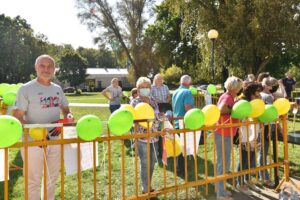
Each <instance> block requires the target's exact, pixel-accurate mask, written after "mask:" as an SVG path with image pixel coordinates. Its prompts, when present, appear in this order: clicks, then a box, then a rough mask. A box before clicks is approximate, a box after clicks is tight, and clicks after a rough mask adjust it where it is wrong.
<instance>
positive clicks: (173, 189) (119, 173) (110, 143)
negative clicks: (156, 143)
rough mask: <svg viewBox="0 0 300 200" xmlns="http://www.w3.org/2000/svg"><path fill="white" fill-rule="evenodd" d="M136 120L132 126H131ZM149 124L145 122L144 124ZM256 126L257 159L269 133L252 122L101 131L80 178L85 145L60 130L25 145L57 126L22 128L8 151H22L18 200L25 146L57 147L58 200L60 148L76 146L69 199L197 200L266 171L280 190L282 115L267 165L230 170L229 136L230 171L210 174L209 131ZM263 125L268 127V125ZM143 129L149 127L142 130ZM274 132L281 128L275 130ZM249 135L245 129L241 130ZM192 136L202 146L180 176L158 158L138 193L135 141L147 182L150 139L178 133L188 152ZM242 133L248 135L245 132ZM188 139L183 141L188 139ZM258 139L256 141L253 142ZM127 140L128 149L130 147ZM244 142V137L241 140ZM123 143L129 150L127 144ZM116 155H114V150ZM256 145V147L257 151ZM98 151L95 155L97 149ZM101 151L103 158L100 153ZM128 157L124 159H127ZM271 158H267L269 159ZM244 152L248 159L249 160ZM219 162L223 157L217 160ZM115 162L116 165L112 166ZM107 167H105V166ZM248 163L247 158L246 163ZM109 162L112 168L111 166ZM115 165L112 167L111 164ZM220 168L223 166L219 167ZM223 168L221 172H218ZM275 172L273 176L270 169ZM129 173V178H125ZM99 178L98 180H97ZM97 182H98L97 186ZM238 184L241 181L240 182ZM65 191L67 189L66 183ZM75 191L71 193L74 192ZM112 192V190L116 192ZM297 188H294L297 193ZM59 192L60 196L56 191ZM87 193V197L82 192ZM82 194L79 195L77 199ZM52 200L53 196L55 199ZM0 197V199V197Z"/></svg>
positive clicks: (212, 147)
mask: <svg viewBox="0 0 300 200" xmlns="http://www.w3.org/2000/svg"><path fill="white" fill-rule="evenodd" d="M139 122H140V121H135V127H136V125H137V124H138V123H139ZM148 123H149V121H148ZM253 124H255V125H258V126H259V127H260V131H259V132H255V138H256V136H259V135H260V134H262V138H263V139H262V140H261V142H259V141H258V140H254V144H255V147H254V152H255V157H256V160H257V155H258V149H259V148H264V142H265V141H267V140H265V139H264V137H265V136H267V135H269V136H270V134H271V131H270V130H271V129H270V128H269V129H268V132H266V130H265V128H264V127H265V125H264V124H261V123H259V122H258V121H249V120H246V121H243V122H242V121H239V122H237V123H229V124H222V125H218V126H203V127H202V128H201V129H199V130H196V131H191V130H188V129H185V128H183V129H173V130H170V129H167V130H166V129H163V128H162V131H159V132H151V131H150V130H149V129H148V131H147V133H144V134H140V133H139V134H138V133H137V131H136V128H134V129H133V131H132V133H130V134H125V135H122V136H114V135H111V134H110V132H109V130H107V131H106V134H105V135H102V136H101V137H98V138H97V139H95V140H93V141H91V145H92V155H93V156H92V169H90V170H88V172H89V175H86V174H85V172H82V171H81V168H82V166H81V162H80V160H81V157H82V156H83V155H81V153H80V152H81V149H80V148H81V145H80V144H84V143H87V142H86V141H83V140H81V139H79V138H69V139H66V138H64V131H62V133H61V135H60V138H59V139H57V140H43V141H29V139H28V129H29V128H32V127H48V128H49V127H53V126H62V124H51V125H50V124H48V125H47V124H46V125H32V124H31V125H25V126H24V140H23V141H21V142H18V143H17V144H15V145H13V146H12V147H10V148H9V149H23V150H24V156H23V157H24V162H23V166H21V167H22V169H23V172H24V198H25V199H26V200H27V199H30V198H29V197H28V184H29V183H28V164H29V163H30V162H33V161H32V160H28V150H29V148H31V147H40V148H41V149H42V150H43V152H44V155H46V154H47V147H49V146H52V145H59V147H60V163H59V165H60V168H61V170H60V179H59V180H58V181H57V183H56V185H57V189H56V193H58V192H59V193H60V194H59V197H60V198H61V199H69V198H70V197H66V196H65V193H66V191H67V190H70V189H71V188H66V186H65V183H66V180H68V179H69V177H66V175H65V165H64V161H65V159H66V158H65V154H64V151H65V147H66V145H69V144H74V145H77V155H76V157H77V175H74V176H72V181H71V182H72V184H71V187H72V189H73V190H74V191H76V193H72V198H73V199H75V198H78V199H87V198H88V199H92V198H94V199H149V198H152V197H156V196H160V197H162V198H164V199H184V198H185V199H190V198H199V197H200V196H205V195H208V194H209V193H210V192H214V183H216V182H218V181H221V180H227V181H228V180H229V181H230V180H232V182H231V184H232V185H233V186H234V185H235V178H236V177H238V176H242V175H245V174H249V175H252V178H254V179H256V180H257V179H258V172H259V171H261V170H268V171H269V172H270V174H271V176H272V177H274V179H275V180H277V182H278V183H279V184H278V186H277V189H279V188H280V187H281V185H282V184H283V183H284V182H289V181H291V180H290V178H289V160H288V143H287V116H286V115H285V116H281V117H280V118H279V119H278V120H277V121H276V122H274V125H272V126H275V132H274V133H275V137H273V139H271V137H268V138H269V139H268V142H269V143H270V145H271V148H270V151H269V155H270V156H269V158H268V160H264V162H263V163H265V165H263V166H259V165H258V164H257V162H256V164H255V167H253V168H251V167H250V163H248V168H247V169H243V170H241V171H238V172H237V171H236V170H235V167H236V165H237V161H238V160H239V161H240V165H241V166H242V164H243V163H242V159H241V157H239V156H238V155H239V154H241V151H242V147H243V145H244V144H242V142H241V135H240V136H239V145H238V148H234V147H233V146H234V145H233V143H234V140H233V139H234V137H233V135H234V134H233V131H231V136H230V140H231V144H232V147H233V148H232V149H231V151H232V153H231V156H232V157H231V163H230V164H231V168H230V169H231V170H230V171H229V172H227V171H225V170H223V174H222V175H218V176H217V173H216V166H217V160H216V142H215V130H216V129H224V128H233V127H241V126H244V127H249V126H250V125H253ZM74 125H75V124H70V126H74ZM267 126H269V127H270V126H271V124H268V125H267ZM148 127H149V126H148ZM279 127H281V128H280V129H279ZM246 129H247V130H249V128H246ZM198 131H201V134H203V136H204V137H202V138H201V139H202V140H203V141H200V142H201V143H202V145H199V147H198V150H197V149H196V148H194V149H193V151H194V153H193V154H194V155H192V156H187V155H184V169H185V173H184V174H185V175H184V176H180V175H178V174H177V171H176V163H177V162H176V157H169V158H168V159H167V161H168V165H164V164H161V161H160V159H158V160H159V163H160V164H159V165H157V166H156V167H155V169H154V177H156V178H155V179H156V180H153V182H154V183H153V184H152V185H153V186H155V188H156V190H155V191H150V186H149V188H148V190H147V191H148V193H145V194H143V193H142V192H141V184H140V179H141V177H140V175H139V172H140V164H139V158H138V144H137V140H138V139H139V138H148V143H147V149H148V151H147V152H148V155H147V163H148V177H149V176H150V171H149V169H150V167H149V165H150V162H149V160H150V147H151V143H150V142H149V141H150V139H149V138H151V137H154V136H162V137H164V136H166V135H167V134H168V135H173V136H174V135H175V134H179V133H181V134H182V141H183V150H184V152H186V151H187V148H188V147H189V146H188V144H187V143H188V137H190V138H191V136H192V138H193V144H194V147H196V146H198V144H196V138H197V136H196V135H197V134H199V132H198ZM247 132H248V131H247ZM280 134H282V137H283V146H282V148H283V149H282V151H283V152H284V159H283V161H279V159H278V152H279V146H278V138H279V135H280ZM188 135H189V136H188ZM173 138H174V139H173V148H174V149H173V150H174V152H176V145H175V142H176V141H175V137H173ZM222 138H223V140H222V149H223V152H224V151H225V150H224V135H223V136H222ZM258 138H259V137H258ZM130 141H132V144H131V143H130ZM247 141H249V137H248V139H247ZM97 143H98V144H102V145H103V146H105V149H102V150H103V151H104V152H102V153H100V154H101V155H98V156H97V151H98V150H97ZM128 144H129V145H128ZM249 144H250V143H249V142H247V143H246V146H245V145H244V147H243V148H246V149H248V152H250V151H249V150H250V145H249ZM116 146H117V151H118V153H117V154H116V152H115V151H116V148H114V147H116ZM259 146H261V147H259ZM9 149H8V148H5V149H4V152H5V162H4V163H3V164H4V171H5V173H4V174H5V180H4V190H3V191H4V194H3V198H4V199H5V200H7V199H9V197H10V196H11V194H10V192H9V191H11V190H10V189H9V180H8V175H9V168H8V166H9ZM99 151H100V150H99ZM106 151H107V153H106ZM128 152H131V153H129V154H130V156H128ZM271 155H272V156H271ZM249 156H250V155H249V153H248V158H249ZM97 158H98V159H99V160H102V161H103V160H104V162H105V166H107V167H103V165H100V166H98V167H97ZM223 158H224V156H223ZM116 160H117V161H116ZM106 162H107V163H106ZM222 162H223V164H224V165H225V164H226V163H225V159H223V161H222ZM248 162H250V161H249V159H248ZM112 163H114V164H113V165H112ZM116 163H117V164H116ZM0 164H1V163H0ZM224 165H223V166H224ZM279 167H284V174H283V176H284V177H283V178H282V179H281V181H280V182H279V172H278V168H279ZM223 169H225V168H223ZM274 169H275V171H274V172H275V173H274V172H273V170H274ZM47 171H48V169H47V161H46V159H44V175H43V187H42V190H43V193H44V195H45V198H44V199H47V192H48V191H47V187H46V186H47V184H48V183H49V176H48V173H47ZM129 172H130V173H129ZM99 174H101V176H100V175H99ZM100 179H101V181H100ZM242 184H243V181H242ZM148 185H150V179H149V178H148ZM68 187H70V184H68ZM74 188H76V189H74ZM116 188H117V190H116ZM298 189H299V188H298ZM58 190H60V191H58ZM86 191H88V194H87V193H86ZM83 195H84V196H83ZM56 197H57V196H56ZM1 198H2V197H1Z"/></svg>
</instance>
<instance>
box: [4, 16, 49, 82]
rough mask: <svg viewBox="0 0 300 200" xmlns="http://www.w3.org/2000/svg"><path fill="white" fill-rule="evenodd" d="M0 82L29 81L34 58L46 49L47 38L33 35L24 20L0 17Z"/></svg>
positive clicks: (32, 71) (32, 70)
mask: <svg viewBox="0 0 300 200" xmlns="http://www.w3.org/2000/svg"><path fill="white" fill-rule="evenodd" d="M0 44H1V48H0V61H1V62H0V82H9V83H18V82H24V81H26V80H29V79H30V75H31V74H33V73H34V67H33V63H34V61H35V59H36V57H37V56H38V55H40V54H42V53H43V52H44V51H45V49H46V44H47V38H46V37H45V36H44V35H41V34H40V35H37V36H36V37H35V36H34V35H33V30H32V29H31V27H30V25H29V24H27V22H26V20H24V19H22V18H21V17H19V16H17V17H15V18H10V17H7V16H5V15H4V14H2V15H0Z"/></svg>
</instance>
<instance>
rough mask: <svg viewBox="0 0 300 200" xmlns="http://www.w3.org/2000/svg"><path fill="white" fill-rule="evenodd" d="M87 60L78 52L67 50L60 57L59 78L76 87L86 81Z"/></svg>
mask: <svg viewBox="0 0 300 200" xmlns="http://www.w3.org/2000/svg"><path fill="white" fill-rule="evenodd" d="M86 68H87V61H86V59H84V58H82V57H81V56H80V55H79V54H78V53H76V52H73V51H66V52H64V53H63V55H62V56H61V58H60V61H59V71H58V75H57V78H58V80H59V81H62V82H68V83H70V85H71V86H74V87H75V89H77V87H78V86H79V85H80V84H81V83H84V82H85V78H86Z"/></svg>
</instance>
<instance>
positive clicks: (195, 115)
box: [183, 108, 205, 130]
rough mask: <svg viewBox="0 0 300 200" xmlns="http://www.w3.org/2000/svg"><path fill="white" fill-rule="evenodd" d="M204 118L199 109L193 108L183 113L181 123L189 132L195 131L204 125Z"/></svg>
mask: <svg viewBox="0 0 300 200" xmlns="http://www.w3.org/2000/svg"><path fill="white" fill-rule="evenodd" d="M204 120H205V116H204V114H203V112H202V110H200V109H199V108H193V109H191V110H189V111H188V112H187V113H185V115H184V118H183V121H184V124H185V127H186V128H188V129H191V130H196V129H199V128H201V126H202V125H203V124H204Z"/></svg>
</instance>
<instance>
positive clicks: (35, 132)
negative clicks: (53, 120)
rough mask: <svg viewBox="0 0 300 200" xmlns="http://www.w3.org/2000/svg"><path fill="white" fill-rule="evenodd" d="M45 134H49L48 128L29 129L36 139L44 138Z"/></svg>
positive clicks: (32, 136) (31, 135)
mask: <svg viewBox="0 0 300 200" xmlns="http://www.w3.org/2000/svg"><path fill="white" fill-rule="evenodd" d="M44 134H45V136H46V134H47V130H46V128H30V129H29V135H30V137H31V138H32V139H34V140H42V139H44Z"/></svg>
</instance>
